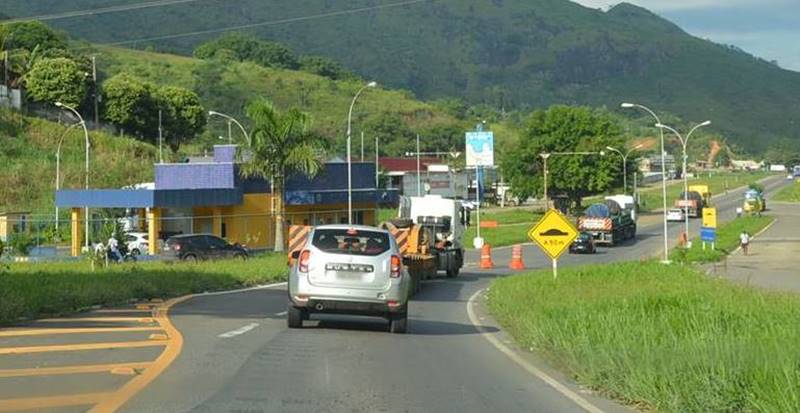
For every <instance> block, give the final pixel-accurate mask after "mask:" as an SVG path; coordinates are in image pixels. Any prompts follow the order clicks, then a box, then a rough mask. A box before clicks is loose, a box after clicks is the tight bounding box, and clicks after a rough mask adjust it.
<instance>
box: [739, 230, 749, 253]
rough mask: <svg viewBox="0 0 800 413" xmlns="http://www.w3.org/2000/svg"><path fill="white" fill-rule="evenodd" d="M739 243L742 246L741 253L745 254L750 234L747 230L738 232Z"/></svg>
mask: <svg viewBox="0 0 800 413" xmlns="http://www.w3.org/2000/svg"><path fill="white" fill-rule="evenodd" d="M739 243H740V245H741V246H742V253H744V255H747V247H748V246H749V245H750V234H749V233H748V232H747V231H742V233H741V234H739Z"/></svg>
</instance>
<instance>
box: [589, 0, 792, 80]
mask: <svg viewBox="0 0 800 413" xmlns="http://www.w3.org/2000/svg"><path fill="white" fill-rule="evenodd" d="M573 1H575V2H576V3H580V4H583V5H584V6H587V7H593V8H603V9H607V8H608V7H609V6H612V5H614V4H616V3H617V2H614V1H609V0H573ZM628 2H629V3H633V4H636V5H638V6H642V7H645V8H647V9H650V10H652V11H654V12H656V13H658V14H660V15H662V16H664V17H666V18H667V19H669V20H671V21H673V22H675V23H677V24H678V25H679V26H681V27H682V28H683V29H684V30H686V31H687V32H689V33H691V34H692V35H695V36H697V37H702V38H707V39H711V40H712V41H714V42H717V43H724V44H732V45H735V46H738V47H740V48H742V49H744V50H746V51H747V52H749V53H751V54H753V55H756V56H758V57H762V58H764V59H767V60H777V61H778V63H779V64H780V65H781V67H783V68H786V69H791V70H795V71H800V0H628Z"/></svg>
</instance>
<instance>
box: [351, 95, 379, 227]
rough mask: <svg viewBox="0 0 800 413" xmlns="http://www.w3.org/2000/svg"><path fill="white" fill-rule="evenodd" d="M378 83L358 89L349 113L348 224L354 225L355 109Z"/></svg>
mask: <svg viewBox="0 0 800 413" xmlns="http://www.w3.org/2000/svg"><path fill="white" fill-rule="evenodd" d="M376 86H378V83H376V82H374V81H373V82H369V83H367V84H366V85H364V86H362V87H361V89H358V92H356V95H355V96H353V101H352V102H350V110H349V111H348V112H347V222H348V224H350V225H352V224H353V160H352V158H351V156H350V146H351V143H352V134H353V107H354V106H355V105H356V101H357V100H358V97H359V96H361V93H363V92H364V90H366V89H367V88H371V87H376Z"/></svg>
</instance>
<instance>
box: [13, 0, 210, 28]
mask: <svg viewBox="0 0 800 413" xmlns="http://www.w3.org/2000/svg"><path fill="white" fill-rule="evenodd" d="M197 1H201V0H160V1H150V2H145V3H136V4H127V5H122V6H109V7H102V8H98V9H91V10H77V11H68V12H64V13H54V14H42V15H39V16H28V17H19V18H14V19H7V20H0V23H20V22H27V21H34V20H38V21H49V20H61V19H69V18H73V17H85V16H96V15H99V14H108V13H117V12H122V11H130V10H141V9H148V8H151V7H163V6H171V5H173V4H183V3H192V2H197Z"/></svg>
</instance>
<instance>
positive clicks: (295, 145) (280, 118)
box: [241, 99, 322, 251]
mask: <svg viewBox="0 0 800 413" xmlns="http://www.w3.org/2000/svg"><path fill="white" fill-rule="evenodd" d="M247 116H248V117H249V118H250V120H251V121H252V124H253V131H252V133H251V134H250V141H249V142H248V145H249V147H248V148H247V149H245V154H244V159H245V161H244V163H243V164H242V169H241V173H242V175H243V176H245V177H259V178H263V179H269V180H272V193H273V196H276V197H277V198H276V203H275V251H283V250H284V234H283V231H284V229H283V209H284V190H285V183H286V175H287V174H290V173H293V172H299V173H302V174H304V175H306V176H308V177H313V176H315V175H316V174H317V173H318V172H319V171H320V169H321V168H322V140H321V139H320V138H319V137H318V136H317V135H314V134H312V133H309V128H310V125H311V118H310V117H309V116H308V114H306V113H304V112H301V111H300V110H298V109H296V108H291V109H289V110H287V111H285V112H280V111H278V109H277V108H275V106H274V105H273V104H272V103H271V102H270V101H269V100H267V99H259V100H256V101H253V102H251V103H250V104H249V105H247Z"/></svg>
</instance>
